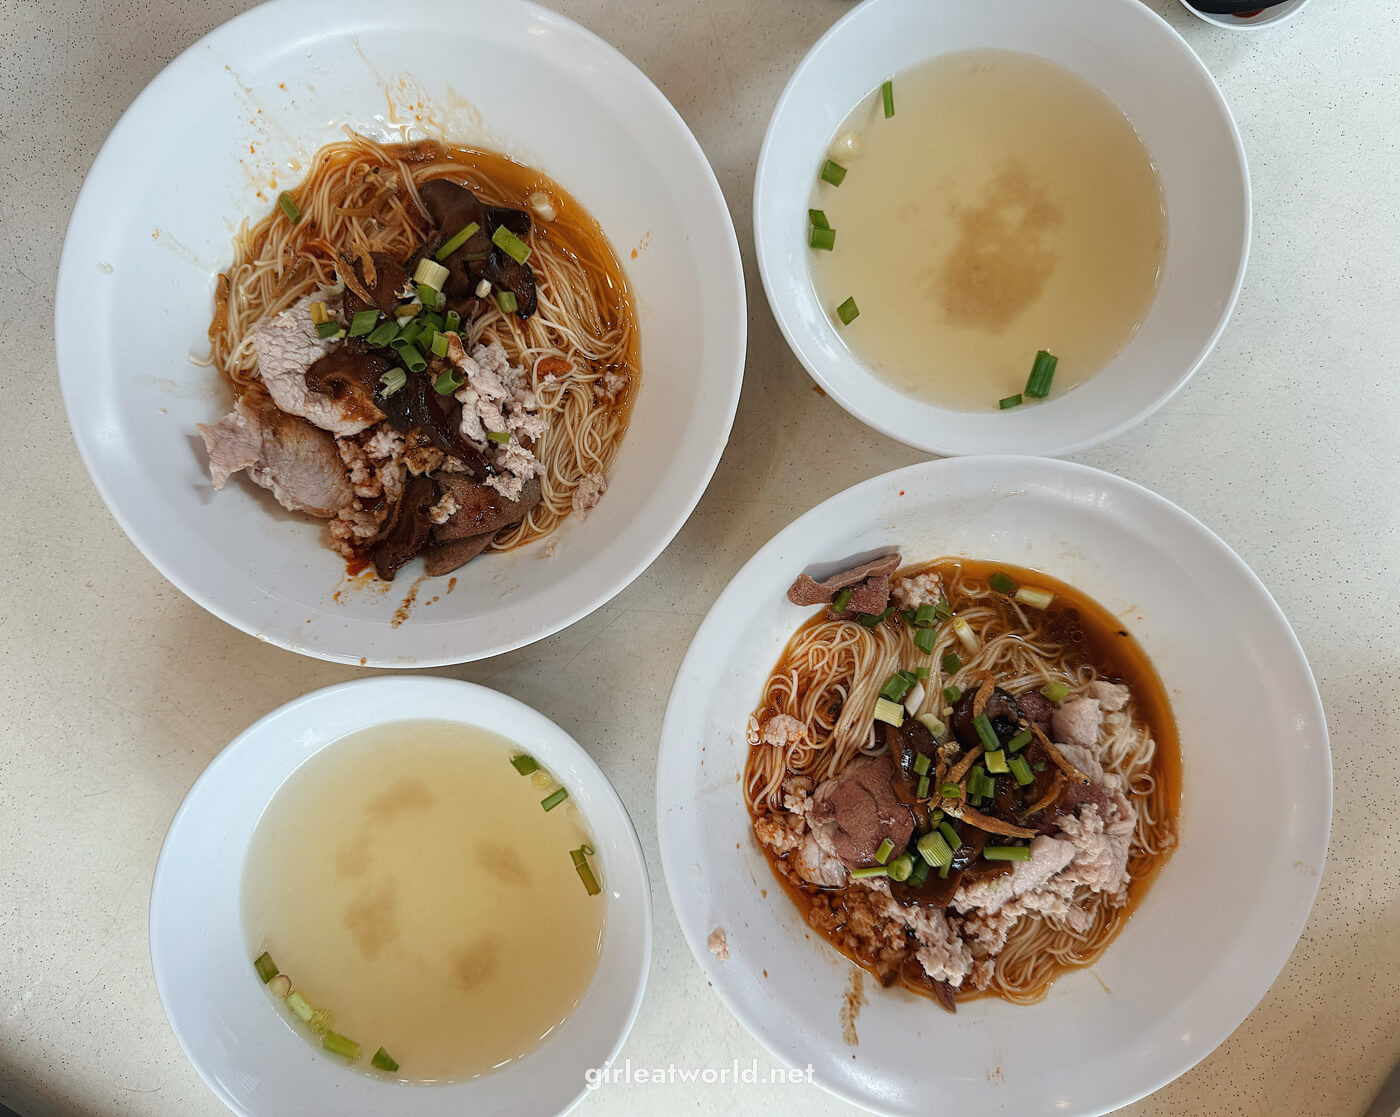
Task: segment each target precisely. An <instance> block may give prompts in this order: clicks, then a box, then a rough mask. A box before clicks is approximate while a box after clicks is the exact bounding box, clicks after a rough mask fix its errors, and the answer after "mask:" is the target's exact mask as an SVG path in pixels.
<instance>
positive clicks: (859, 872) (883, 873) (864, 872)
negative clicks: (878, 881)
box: [851, 865, 890, 880]
mask: <svg viewBox="0 0 1400 1117" xmlns="http://www.w3.org/2000/svg"><path fill="white" fill-rule="evenodd" d="M889 875H890V871H889V869H887V868H885V866H883V865H872V866H871V867H870V868H868V869H852V870H851V879H852V880H869V879H870V878H871V877H887V876H889Z"/></svg>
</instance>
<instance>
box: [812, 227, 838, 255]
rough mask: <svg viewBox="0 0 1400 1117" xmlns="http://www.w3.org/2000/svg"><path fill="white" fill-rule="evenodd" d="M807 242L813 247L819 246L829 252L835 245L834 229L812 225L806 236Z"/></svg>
mask: <svg viewBox="0 0 1400 1117" xmlns="http://www.w3.org/2000/svg"><path fill="white" fill-rule="evenodd" d="M807 243H808V244H810V245H811V246H812V247H813V248H820V249H821V250H822V251H824V252H830V251H831V250H832V249H833V248H835V247H836V230H835V229H818V228H817V227H816V226H815V225H813V226H812V232H811V234H810V235H809V236H808V238H807Z"/></svg>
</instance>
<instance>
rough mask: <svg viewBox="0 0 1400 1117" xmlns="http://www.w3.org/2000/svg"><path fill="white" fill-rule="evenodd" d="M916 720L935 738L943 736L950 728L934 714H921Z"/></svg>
mask: <svg viewBox="0 0 1400 1117" xmlns="http://www.w3.org/2000/svg"><path fill="white" fill-rule="evenodd" d="M915 720H916V721H917V722H918V723H919V724H920V725H922V726H923V727H924V728H925V729H927V730H928V731H929V732H930V733H932V734H933V735H934V736H935V737H941V736H943V734H944V733H946V732H947V730H948V727H947V726H946V725H944V724H943V723H942V722H941V721H939V720H938V718H937V717H935V716H934V715H933V714H920V715H919V716H918V717H917V718H916V719H915Z"/></svg>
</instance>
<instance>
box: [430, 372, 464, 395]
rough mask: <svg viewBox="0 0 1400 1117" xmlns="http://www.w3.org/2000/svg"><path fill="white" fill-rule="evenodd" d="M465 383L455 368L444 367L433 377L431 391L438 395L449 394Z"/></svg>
mask: <svg viewBox="0 0 1400 1117" xmlns="http://www.w3.org/2000/svg"><path fill="white" fill-rule="evenodd" d="M463 383H465V381H463V379H462V374H461V373H460V372H459V371H458V370H457V369H455V368H449V369H444V370H443V371H442V372H440V373H438V374H437V376H435V377H434V378H433V391H435V392H436V393H437V394H438V395H440V396H450V395H451V394H452V393H453V392H455V391H456V390H457V389H458V388H460V387H461V386H462V384H463Z"/></svg>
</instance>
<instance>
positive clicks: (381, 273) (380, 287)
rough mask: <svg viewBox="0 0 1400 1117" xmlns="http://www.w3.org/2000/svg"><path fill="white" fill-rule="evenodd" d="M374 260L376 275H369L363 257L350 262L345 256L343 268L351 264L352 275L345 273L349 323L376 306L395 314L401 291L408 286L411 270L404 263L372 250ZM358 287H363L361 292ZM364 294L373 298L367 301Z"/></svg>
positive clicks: (360, 288)
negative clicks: (360, 313)
mask: <svg viewBox="0 0 1400 1117" xmlns="http://www.w3.org/2000/svg"><path fill="white" fill-rule="evenodd" d="M369 258H370V262H371V263H372V264H373V268H372V271H373V277H370V276H369V275H367V274H366V271H367V270H369V269H366V268H365V265H364V261H363V260H362V259H356V260H350V261H349V263H348V265H347V263H346V259H345V258H344V257H342V258H341V261H340V267H341V268H342V269H345V268H346V267H347V266H348V268H349V269H350V271H351V273H352V274H351V275H349V276H345V275H344V272H343V271H342V276H343V278H344V279H345V296H344V301H343V303H342V307H343V309H344V312H345V320H346V321H347V322H348V321H350V320H351V319H353V318H354V317H355V315H356V314H358V313H359V312H360V311H362V310H368V309H369V308H370V307H371V306H373V307H374V308H375V309H376V310H382V311H383V312H384V313H385V314H393V313H394V308H395V307H396V306H398V305H399V292H400V291H402V290H403V289H404V285H405V284H406V283H407V282H408V272H407V271H406V270H405V269H404V266H403V265H402V264H400V263H399V262H398V261H397V260H395V259H394V258H393V257H392V256H390V255H389V254H388V253H386V252H371V253H370V254H369ZM356 288H359V290H358V291H357V290H356ZM364 295H369V296H370V301H369V302H366V301H365V299H364V298H363V296H364Z"/></svg>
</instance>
